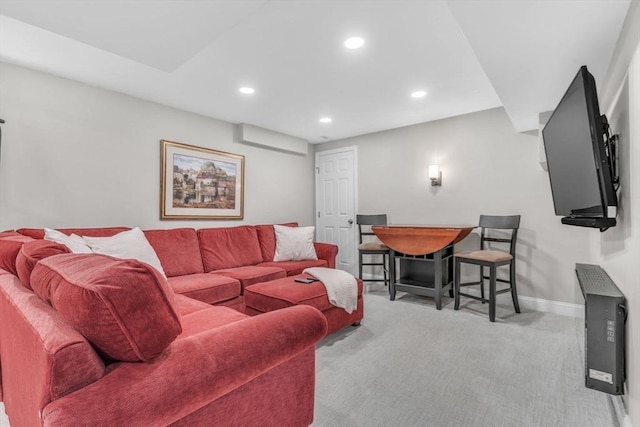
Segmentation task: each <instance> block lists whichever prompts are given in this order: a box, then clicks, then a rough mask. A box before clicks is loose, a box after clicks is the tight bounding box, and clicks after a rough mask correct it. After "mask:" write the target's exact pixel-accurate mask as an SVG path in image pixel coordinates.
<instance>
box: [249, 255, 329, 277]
mask: <svg viewBox="0 0 640 427" xmlns="http://www.w3.org/2000/svg"><path fill="white" fill-rule="evenodd" d="M258 266H259V267H278V268H281V269H283V270H284V271H286V272H287V276H296V275H298V274H302V271H303V270H304V269H305V268H311V267H328V263H327V261H325V260H323V259H310V260H305V261H271V262H262V263H260V264H258Z"/></svg>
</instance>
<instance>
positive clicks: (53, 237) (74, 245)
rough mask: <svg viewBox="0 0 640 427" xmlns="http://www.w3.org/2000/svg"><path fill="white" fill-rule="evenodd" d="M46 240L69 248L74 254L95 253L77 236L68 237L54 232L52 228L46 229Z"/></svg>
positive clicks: (56, 231)
mask: <svg viewBox="0 0 640 427" xmlns="http://www.w3.org/2000/svg"><path fill="white" fill-rule="evenodd" d="M44 239H45V240H48V241H50V242H55V243H60V244H61V245H65V246H66V247H68V248H69V250H70V251H71V252H73V253H74V254H90V253H91V252H93V251H92V250H91V248H90V247H89V245H87V243H86V242H85V241H84V240H83V239H82V237H80V236H78V235H77V234H72V235H71V236H67V235H66V234H64V233H62V232H60V231H58V230H52V229H51V228H45V229H44Z"/></svg>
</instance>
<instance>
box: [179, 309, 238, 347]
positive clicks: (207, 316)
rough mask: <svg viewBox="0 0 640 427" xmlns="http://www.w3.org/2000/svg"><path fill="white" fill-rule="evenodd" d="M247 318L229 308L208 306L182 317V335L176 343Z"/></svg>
mask: <svg viewBox="0 0 640 427" xmlns="http://www.w3.org/2000/svg"><path fill="white" fill-rule="evenodd" d="M247 317H250V316H248V315H246V314H244V313H240V312H239V311H236V310H234V309H232V308H229V307H223V306H215V305H210V306H209V307H208V308H207V309H205V310H198V311H194V312H191V313H189V314H185V315H184V316H182V333H181V334H180V335H179V336H178V338H177V339H176V341H179V340H182V339H185V338H188V337H191V336H194V335H198V334H201V333H206V332H207V331H210V330H213V329H216V328H219V327H220V326H224V325H228V324H230V323H234V322H238V321H240V320H243V319H246V318H247Z"/></svg>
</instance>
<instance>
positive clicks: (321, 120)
mask: <svg viewBox="0 0 640 427" xmlns="http://www.w3.org/2000/svg"><path fill="white" fill-rule="evenodd" d="M332 121H333V119H332V118H331V117H322V118H321V119H320V123H331V122H332Z"/></svg>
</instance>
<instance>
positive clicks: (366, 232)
mask: <svg viewBox="0 0 640 427" xmlns="http://www.w3.org/2000/svg"><path fill="white" fill-rule="evenodd" d="M356 223H357V224H358V238H359V243H360V244H359V245H358V273H359V274H358V277H359V278H360V279H361V280H362V281H363V282H379V281H380V280H378V279H364V278H363V277H362V267H364V266H368V267H374V268H375V266H380V267H382V273H383V276H384V285H385V286H387V285H388V284H389V279H388V277H387V271H388V270H387V263H388V260H389V247H387V245H385V244H384V243H382V242H380V241H379V240H378V238H377V237H376V235H375V233H374V232H373V231H371V226H372V225H387V215H386V214H379V215H356ZM363 226H364V227H363ZM372 236H373V239H371V237H372ZM363 237H364V238H365V239H363ZM365 256H366V257H373V258H375V257H378V256H382V261H376V260H372V259H371V258H369V259H368V262H365V259H364V257H365Z"/></svg>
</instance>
